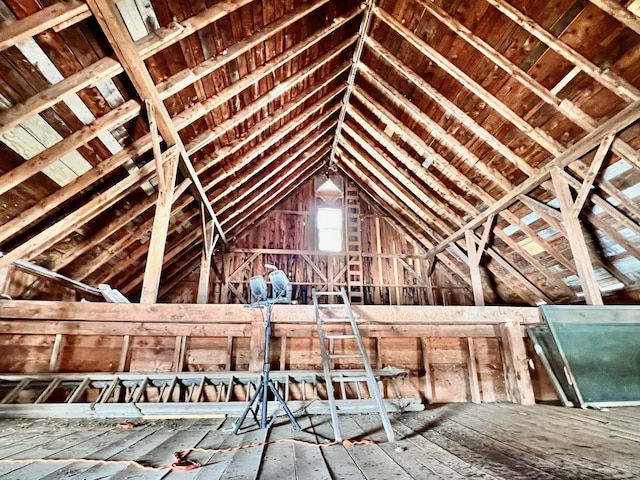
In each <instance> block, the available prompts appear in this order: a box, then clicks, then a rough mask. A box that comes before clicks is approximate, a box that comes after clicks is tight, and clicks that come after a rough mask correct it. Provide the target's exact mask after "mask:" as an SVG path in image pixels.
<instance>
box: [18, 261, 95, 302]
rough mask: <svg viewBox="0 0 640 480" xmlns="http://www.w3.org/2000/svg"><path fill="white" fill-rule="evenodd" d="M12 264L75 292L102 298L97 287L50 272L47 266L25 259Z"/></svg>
mask: <svg viewBox="0 0 640 480" xmlns="http://www.w3.org/2000/svg"><path fill="white" fill-rule="evenodd" d="M13 264H14V265H15V266H16V267H17V268H18V269H19V270H22V271H23V272H26V273H28V274H30V275H35V276H37V277H40V278H46V279H47V280H51V281H52V282H54V283H57V284H58V285H62V286H63V287H66V288H71V289H73V290H75V291H77V292H80V293H84V294H87V295H92V297H98V298H100V299H102V298H103V297H102V292H101V291H100V289H99V288H95V287H92V286H91V285H87V284H86V283H82V282H79V281H77V280H73V279H72V278H69V277H66V276H64V275H61V274H59V273H57V272H52V271H51V270H49V269H48V268H44V267H42V266H40V265H36V264H34V263H31V262H27V261H26V260H16V261H15V262H13Z"/></svg>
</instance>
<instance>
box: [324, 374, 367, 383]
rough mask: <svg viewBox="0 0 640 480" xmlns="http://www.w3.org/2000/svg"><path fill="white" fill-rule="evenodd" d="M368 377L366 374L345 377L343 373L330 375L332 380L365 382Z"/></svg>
mask: <svg viewBox="0 0 640 480" xmlns="http://www.w3.org/2000/svg"><path fill="white" fill-rule="evenodd" d="M368 380H369V379H368V378H367V377H366V376H360V377H345V376H344V375H337V376H335V377H331V381H332V382H366V381H368Z"/></svg>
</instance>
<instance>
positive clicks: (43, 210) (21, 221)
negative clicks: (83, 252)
mask: <svg viewBox="0 0 640 480" xmlns="http://www.w3.org/2000/svg"><path fill="white" fill-rule="evenodd" d="M150 138H151V137H150V136H149V135H145V136H144V137H142V138H140V139H138V140H136V141H135V142H133V143H132V144H131V145H129V146H128V147H126V148H124V150H121V151H120V152H118V153H116V154H115V155H113V156H111V157H109V158H107V159H106V160H103V161H102V162H101V163H100V164H98V165H97V166H95V167H94V168H92V169H91V170H89V171H87V172H86V173H84V174H82V175H80V176H79V177H77V178H76V179H74V180H72V181H71V182H70V183H68V184H67V185H65V186H64V187H62V188H60V189H58V190H56V191H55V192H54V193H52V194H51V195H49V196H48V197H45V198H43V199H42V200H40V201H39V202H38V203H36V204H35V205H33V206H32V207H30V208H28V209H26V210H24V211H23V212H22V213H20V214H19V215H18V216H16V217H14V218H12V219H11V220H9V221H8V222H7V223H5V224H3V225H2V228H1V229H0V243H2V242H5V241H6V240H9V239H10V238H12V237H13V236H15V235H16V234H18V233H20V232H22V231H24V229H26V228H27V227H29V226H30V225H33V224H35V223H36V222H37V220H38V219H40V218H43V217H46V216H47V214H48V213H49V212H51V211H52V210H53V209H55V208H56V207H58V206H60V205H62V204H63V203H64V202H66V201H68V200H70V199H71V198H73V197H74V196H75V195H77V194H78V193H80V192H82V191H83V190H84V189H85V188H87V187H90V186H91V185H92V184H93V183H95V182H97V181H99V180H100V179H102V178H104V177H105V176H106V175H107V174H109V173H111V172H113V171H114V170H116V169H117V168H118V167H120V166H122V165H124V164H125V162H127V161H128V160H130V159H132V158H135V157H138V156H140V155H142V154H143V153H145V152H146V151H147V150H148V149H149V147H150V143H149V140H150ZM74 252H75V250H74Z"/></svg>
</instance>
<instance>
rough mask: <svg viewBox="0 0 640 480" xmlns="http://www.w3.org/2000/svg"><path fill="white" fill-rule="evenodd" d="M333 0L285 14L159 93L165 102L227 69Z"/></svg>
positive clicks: (181, 74)
mask: <svg viewBox="0 0 640 480" xmlns="http://www.w3.org/2000/svg"><path fill="white" fill-rule="evenodd" d="M328 2H329V0H320V1H315V2H309V3H306V4H304V5H302V6H301V7H298V8H297V9H295V10H293V11H292V12H289V13H287V14H285V15H284V16H282V17H280V18H278V19H277V20H276V21H275V22H272V23H270V24H269V25H267V26H266V27H265V28H263V29H262V30H259V31H258V32H255V33H253V34H252V35H250V36H249V37H247V38H245V39H244V40H241V41H239V42H237V43H234V44H233V45H231V46H230V47H229V48H228V49H227V50H226V51H225V53H224V54H220V55H216V56H213V57H211V58H208V59H207V60H205V61H204V62H202V63H200V64H199V65H197V66H196V67H193V68H187V69H185V70H181V71H179V72H178V73H175V74H173V75H172V76H171V77H169V78H167V79H166V80H163V81H162V82H160V83H159V84H158V90H159V92H160V95H161V97H162V98H163V99H166V98H168V97H170V96H172V95H175V94H176V93H178V92H179V91H181V90H182V89H184V88H186V87H187V86H189V85H192V84H193V83H195V82H196V81H198V80H201V79H202V78H204V77H206V76H207V75H209V74H211V73H213V72H214V71H216V70H218V69H219V68H222V67H224V66H225V65H226V64H228V63H229V62H232V61H233V60H235V59H237V58H238V57H240V56H241V55H243V54H246V53H247V52H249V51H250V50H251V49H252V48H255V47H256V46H258V45H261V44H263V43H264V42H266V41H268V40H269V39H270V38H271V37H273V36H274V35H275V34H277V33H279V32H281V31H282V30H284V29H286V28H287V27H290V26H291V25H293V24H295V23H296V22H297V21H299V20H300V19H302V18H304V17H306V16H307V15H309V14H311V13H312V12H314V11H315V10H317V9H318V8H320V7H322V6H324V5H326V4H327V3H328ZM359 11H360V9H355V10H353V11H352V13H351V14H350V15H347V16H346V17H343V18H336V19H335V22H333V23H332V24H331V25H329V26H328V27H327V28H326V29H323V34H322V35H323V36H324V35H328V34H330V33H331V32H333V31H335V30H336V29H338V28H340V27H342V26H343V25H344V24H345V23H346V22H347V21H349V20H351V19H352V18H353V17H355V16H356V15H357V14H358V13H359Z"/></svg>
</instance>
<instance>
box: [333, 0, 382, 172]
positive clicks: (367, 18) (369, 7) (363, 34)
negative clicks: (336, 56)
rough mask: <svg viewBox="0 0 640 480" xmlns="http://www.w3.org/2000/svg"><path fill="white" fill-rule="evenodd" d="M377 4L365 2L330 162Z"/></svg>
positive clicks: (370, 0)
mask: <svg viewBox="0 0 640 480" xmlns="http://www.w3.org/2000/svg"><path fill="white" fill-rule="evenodd" d="M374 5H375V0H366V3H365V7H364V8H365V12H364V16H363V17H362V22H361V23H360V31H359V32H358V35H359V37H358V42H357V43H356V48H355V50H354V52H353V58H352V60H351V70H350V71H349V78H348V79H347V88H346V90H345V92H344V97H343V98H342V108H341V110H340V115H339V117H338V124H337V126H336V133H335V136H334V139H333V145H332V146H331V157H330V158H329V163H334V162H335V157H336V148H337V147H338V144H339V142H340V135H341V134H342V125H343V123H344V118H345V115H346V113H347V108H349V100H350V98H351V91H352V90H353V86H354V84H355V81H356V75H358V66H359V65H360V57H361V56H362V50H363V49H364V42H365V39H366V38H367V34H368V33H369V28H370V25H371V17H372V12H373V7H374Z"/></svg>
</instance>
